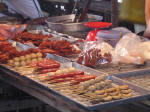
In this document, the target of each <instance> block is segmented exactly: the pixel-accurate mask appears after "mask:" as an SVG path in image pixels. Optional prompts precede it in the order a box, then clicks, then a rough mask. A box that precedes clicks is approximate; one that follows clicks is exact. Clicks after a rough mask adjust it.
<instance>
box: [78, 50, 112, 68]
mask: <svg viewBox="0 0 150 112" xmlns="http://www.w3.org/2000/svg"><path fill="white" fill-rule="evenodd" d="M111 60H112V59H111V54H110V53H109V52H108V53H104V54H102V53H101V50H100V49H97V48H93V49H90V50H87V51H85V52H82V53H81V55H80V56H79V58H78V60H77V62H78V63H80V64H83V65H85V66H89V67H94V66H95V65H98V64H105V63H110V62H111Z"/></svg>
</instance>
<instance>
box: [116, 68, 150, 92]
mask: <svg viewBox="0 0 150 112" xmlns="http://www.w3.org/2000/svg"><path fill="white" fill-rule="evenodd" d="M115 76H116V77H118V78H121V79H123V80H126V81H128V82H130V83H132V84H135V85H138V86H140V87H142V88H144V89H147V90H149V91H150V69H149V70H145V71H139V72H132V73H124V74H122V75H120V74H117V75H115Z"/></svg>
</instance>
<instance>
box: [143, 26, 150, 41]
mask: <svg viewBox="0 0 150 112" xmlns="http://www.w3.org/2000/svg"><path fill="white" fill-rule="evenodd" d="M144 37H146V38H149V39H150V28H148V27H147V28H146V30H145V32H144Z"/></svg>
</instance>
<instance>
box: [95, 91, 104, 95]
mask: <svg viewBox="0 0 150 112" xmlns="http://www.w3.org/2000/svg"><path fill="white" fill-rule="evenodd" d="M105 92H106V91H105V90H96V91H95V94H97V95H103V94H105Z"/></svg>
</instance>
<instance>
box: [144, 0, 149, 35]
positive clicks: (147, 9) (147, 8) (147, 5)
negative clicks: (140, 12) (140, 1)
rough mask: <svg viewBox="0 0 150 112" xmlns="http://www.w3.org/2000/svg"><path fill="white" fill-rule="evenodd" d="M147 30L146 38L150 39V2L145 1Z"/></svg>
mask: <svg viewBox="0 0 150 112" xmlns="http://www.w3.org/2000/svg"><path fill="white" fill-rule="evenodd" d="M145 20H146V30H145V33H144V36H145V37H147V38H150V0H146V1H145Z"/></svg>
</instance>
